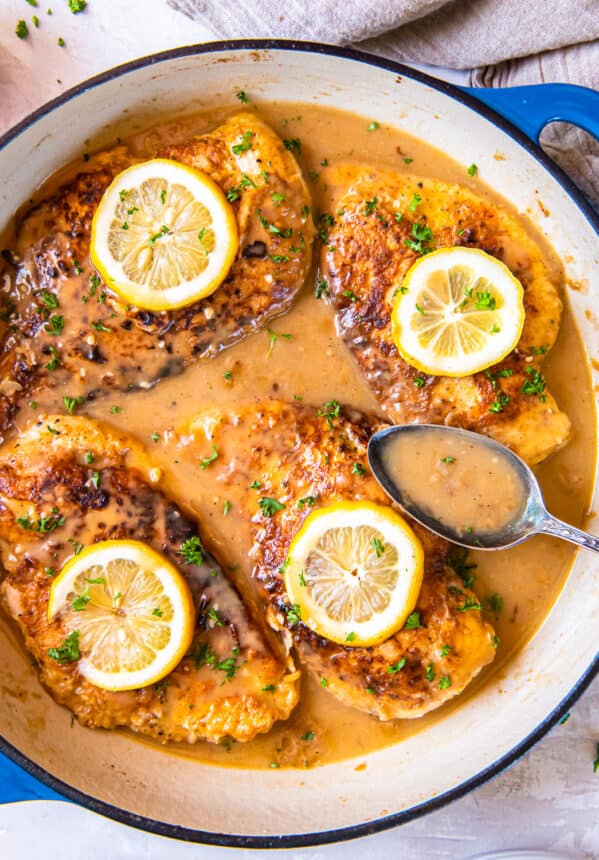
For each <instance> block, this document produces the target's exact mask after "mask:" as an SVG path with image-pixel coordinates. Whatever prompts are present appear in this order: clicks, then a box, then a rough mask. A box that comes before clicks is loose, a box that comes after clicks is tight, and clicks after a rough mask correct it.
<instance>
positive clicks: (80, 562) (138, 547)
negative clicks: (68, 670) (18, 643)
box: [48, 540, 195, 690]
mask: <svg viewBox="0 0 599 860" xmlns="http://www.w3.org/2000/svg"><path fill="white" fill-rule="evenodd" d="M59 613H60V616H61V621H62V623H63V624H64V626H65V628H66V629H67V631H69V634H70V635H73V634H74V633H75V632H76V633H77V635H78V639H77V643H78V648H79V652H80V654H81V659H80V660H79V664H78V670H79V672H80V673H81V674H82V675H83V677H84V678H87V680H88V681H90V682H91V683H92V684H95V685H96V687H101V688H102V689H104V690H135V689H138V688H139V687H146V686H148V685H149V684H154V683H156V682H157V681H160V679H161V678H164V677H165V675H168V673H169V672H170V671H171V670H172V669H174V668H175V666H176V665H177V663H179V662H180V660H181V659H182V658H183V656H184V655H185V653H186V652H187V650H188V649H189V647H190V645H191V640H192V637H193V629H194V621H195V610H194V604H193V598H192V595H191V592H190V590H189V587H188V585H187V583H186V582H185V580H184V579H183V577H182V576H181V574H180V573H179V571H178V570H177V569H176V568H175V567H173V565H172V564H171V563H170V562H168V561H167V560H166V559H165V558H164V557H163V556H162V555H160V554H159V553H157V552H155V551H154V550H153V549H150V548H149V547H148V546H146V545H145V544H143V543H140V542H139V541H129V540H108V541H102V542H100V543H96V544H92V546H89V547H87V548H86V549H84V550H83V551H82V552H81V553H79V555H75V556H73V557H72V558H71V559H70V560H69V561H68V562H67V563H66V564H65V566H64V567H63V569H62V571H61V572H60V574H59V575H58V576H57V577H56V579H55V580H54V582H53V583H52V587H51V589H50V599H49V603H48V619H49V620H50V621H52V620H53V619H54V618H55V617H56V616H57V615H58V614H59Z"/></svg>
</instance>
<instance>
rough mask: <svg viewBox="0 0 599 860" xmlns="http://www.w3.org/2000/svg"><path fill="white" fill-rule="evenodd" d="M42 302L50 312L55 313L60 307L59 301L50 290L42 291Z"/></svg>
mask: <svg viewBox="0 0 599 860" xmlns="http://www.w3.org/2000/svg"><path fill="white" fill-rule="evenodd" d="M40 301H41V302H42V303H43V304H44V305H45V306H46V307H47V308H48V310H49V311H53V310H54V309H55V308H57V307H58V299H57V297H56V296H55V295H54V293H51V292H50V290H42V291H41V293H40Z"/></svg>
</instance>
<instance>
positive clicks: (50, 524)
mask: <svg viewBox="0 0 599 860" xmlns="http://www.w3.org/2000/svg"><path fill="white" fill-rule="evenodd" d="M17 523H18V524H19V525H20V526H21V528H22V529H26V530H27V531H29V532H38V533H39V534H41V535H46V534H49V533H50V532H53V531H54V530H55V529H57V528H59V527H60V526H63V525H64V524H65V518H64V517H63V516H61V514H59V512H58V510H57V509H56V508H52V511H51V516H48V517H47V516H46V515H45V514H42V515H41V516H40V517H38V519H37V521H36V520H32V519H30V518H29V517H28V516H26V517H17Z"/></svg>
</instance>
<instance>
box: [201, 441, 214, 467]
mask: <svg viewBox="0 0 599 860" xmlns="http://www.w3.org/2000/svg"><path fill="white" fill-rule="evenodd" d="M217 457H218V448H217V447H216V445H214V444H213V445H212V453H211V454H210V455H209V456H208V457H202V459H201V460H200V468H201V469H207V468H208V466H209V465H210V464H211V463H214V461H215V460H216V458H217Z"/></svg>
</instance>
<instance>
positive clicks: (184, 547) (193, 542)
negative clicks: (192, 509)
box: [178, 535, 204, 564]
mask: <svg viewBox="0 0 599 860" xmlns="http://www.w3.org/2000/svg"><path fill="white" fill-rule="evenodd" d="M178 554H179V555H182V556H183V559H184V560H185V564H201V563H202V562H203V561H204V545H203V544H202V541H201V540H200V538H199V537H198V536H197V535H194V536H193V537H189V538H186V539H185V540H184V541H183V543H182V544H181V549H180V550H179V552H178Z"/></svg>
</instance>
